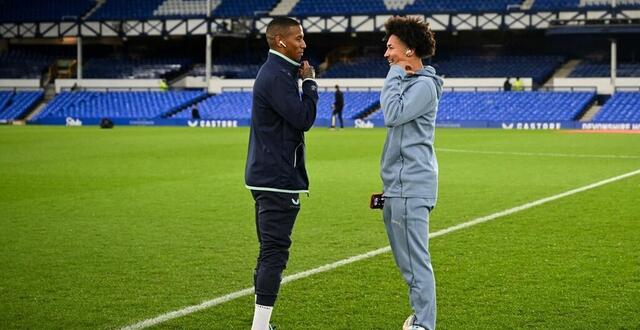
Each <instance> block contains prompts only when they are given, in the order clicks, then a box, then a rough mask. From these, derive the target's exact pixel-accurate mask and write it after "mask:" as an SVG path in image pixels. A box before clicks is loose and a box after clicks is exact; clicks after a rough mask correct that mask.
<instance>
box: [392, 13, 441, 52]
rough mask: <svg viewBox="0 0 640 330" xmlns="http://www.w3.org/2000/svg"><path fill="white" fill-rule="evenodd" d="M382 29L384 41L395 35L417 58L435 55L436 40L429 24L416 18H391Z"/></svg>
mask: <svg viewBox="0 0 640 330" xmlns="http://www.w3.org/2000/svg"><path fill="white" fill-rule="evenodd" d="M384 29H385V33H386V35H385V36H384V39H383V40H384V41H387V40H389V37H391V35H395V36H396V37H398V38H399V39H400V40H402V42H404V43H405V44H407V47H409V48H411V49H413V50H414V52H415V54H416V55H417V56H419V57H429V56H433V55H434V54H435V53H436V39H435V37H434V33H433V31H431V28H430V27H429V23H427V22H423V21H422V20H421V19H419V18H417V17H400V16H394V17H391V18H389V19H388V20H387V22H385V23H384Z"/></svg>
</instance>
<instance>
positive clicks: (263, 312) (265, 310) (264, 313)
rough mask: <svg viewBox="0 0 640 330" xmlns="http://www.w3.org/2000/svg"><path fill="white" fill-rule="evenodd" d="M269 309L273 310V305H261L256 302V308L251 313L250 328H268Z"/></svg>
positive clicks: (256, 329)
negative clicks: (251, 321) (251, 323)
mask: <svg viewBox="0 0 640 330" xmlns="http://www.w3.org/2000/svg"><path fill="white" fill-rule="evenodd" d="M271 311H273V306H263V305H258V304H256V308H255V311H254V313H253V325H252V326H251V330H268V329H269V320H270V319H271Z"/></svg>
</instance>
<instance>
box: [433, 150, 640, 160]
mask: <svg viewBox="0 0 640 330" xmlns="http://www.w3.org/2000/svg"><path fill="white" fill-rule="evenodd" d="M436 151H444V152H458V153H468V154H484V155H515V156H545V157H567V158H607V159H609V158H613V159H616V158H617V159H640V156H635V155H589V154H560V153H545V152H515V151H482V150H465V149H449V148H436Z"/></svg>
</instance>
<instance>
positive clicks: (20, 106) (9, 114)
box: [0, 91, 44, 120]
mask: <svg viewBox="0 0 640 330" xmlns="http://www.w3.org/2000/svg"><path fill="white" fill-rule="evenodd" d="M43 97H44V92H42V91H33V92H0V120H15V119H20V118H22V117H24V116H25V115H26V114H27V113H28V111H29V110H31V109H32V108H33V107H34V106H35V105H36V104H37V103H38V102H39V101H40V100H41V99H42V98H43Z"/></svg>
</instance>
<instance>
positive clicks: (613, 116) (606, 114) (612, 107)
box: [592, 92, 640, 123]
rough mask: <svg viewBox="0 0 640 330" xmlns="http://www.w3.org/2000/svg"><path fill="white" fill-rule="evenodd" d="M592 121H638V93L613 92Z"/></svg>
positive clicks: (639, 119)
mask: <svg viewBox="0 0 640 330" xmlns="http://www.w3.org/2000/svg"><path fill="white" fill-rule="evenodd" d="M592 121H594V122H610V123H640V93H639V92H617V93H615V94H613V96H611V98H610V99H609V100H608V101H607V102H606V103H605V104H604V106H602V108H601V109H600V111H598V113H597V114H596V115H595V116H594V118H593V120H592Z"/></svg>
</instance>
